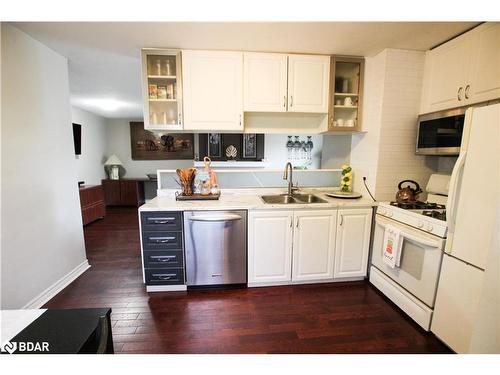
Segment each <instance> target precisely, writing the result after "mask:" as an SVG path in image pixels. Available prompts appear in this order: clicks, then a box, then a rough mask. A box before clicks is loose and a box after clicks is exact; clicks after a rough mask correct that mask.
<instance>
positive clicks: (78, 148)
mask: <svg viewBox="0 0 500 375" xmlns="http://www.w3.org/2000/svg"><path fill="white" fill-rule="evenodd" d="M73 143H74V145H75V155H81V154H82V126H81V125H80V124H73Z"/></svg>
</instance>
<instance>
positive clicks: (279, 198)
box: [260, 194, 328, 204]
mask: <svg viewBox="0 0 500 375" xmlns="http://www.w3.org/2000/svg"><path fill="white" fill-rule="evenodd" d="M260 197H261V199H262V200H263V201H264V202H265V203H268V204H309V203H328V202H327V201H326V200H324V199H322V198H319V197H317V196H316V195H314V194H279V195H261V196H260Z"/></svg>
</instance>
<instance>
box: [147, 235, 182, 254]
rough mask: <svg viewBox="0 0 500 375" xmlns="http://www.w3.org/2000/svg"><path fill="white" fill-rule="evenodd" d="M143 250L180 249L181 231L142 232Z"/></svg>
mask: <svg viewBox="0 0 500 375" xmlns="http://www.w3.org/2000/svg"><path fill="white" fill-rule="evenodd" d="M142 248H143V249H144V250H182V232H142Z"/></svg>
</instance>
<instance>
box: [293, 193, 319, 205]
mask: <svg viewBox="0 0 500 375" xmlns="http://www.w3.org/2000/svg"><path fill="white" fill-rule="evenodd" d="M293 197H294V198H295V199H296V200H298V201H300V203H327V201H325V200H324V199H321V198H319V197H317V196H316V195H313V194H295V195H294V196H293Z"/></svg>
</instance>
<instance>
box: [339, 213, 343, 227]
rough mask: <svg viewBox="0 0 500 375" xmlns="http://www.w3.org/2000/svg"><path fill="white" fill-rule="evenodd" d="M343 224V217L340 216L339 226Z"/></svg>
mask: <svg viewBox="0 0 500 375" xmlns="http://www.w3.org/2000/svg"><path fill="white" fill-rule="evenodd" d="M343 222H344V215H340V224H339V225H342V223H343Z"/></svg>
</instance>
